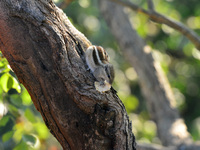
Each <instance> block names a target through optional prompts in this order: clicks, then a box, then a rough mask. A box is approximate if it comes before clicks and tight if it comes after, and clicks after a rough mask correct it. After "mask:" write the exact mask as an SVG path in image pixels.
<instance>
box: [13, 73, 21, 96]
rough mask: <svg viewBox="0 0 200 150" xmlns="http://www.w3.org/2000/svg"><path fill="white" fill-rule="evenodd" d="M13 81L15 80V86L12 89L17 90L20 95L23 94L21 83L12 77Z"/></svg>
mask: <svg viewBox="0 0 200 150" xmlns="http://www.w3.org/2000/svg"><path fill="white" fill-rule="evenodd" d="M12 79H13V86H12V88H13V89H15V90H16V91H17V92H18V93H21V87H20V85H19V82H18V81H17V79H15V78H14V77H12Z"/></svg>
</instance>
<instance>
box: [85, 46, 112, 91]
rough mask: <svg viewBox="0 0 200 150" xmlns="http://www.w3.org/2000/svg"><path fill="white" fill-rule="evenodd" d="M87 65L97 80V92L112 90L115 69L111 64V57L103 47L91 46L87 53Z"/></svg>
mask: <svg viewBox="0 0 200 150" xmlns="http://www.w3.org/2000/svg"><path fill="white" fill-rule="evenodd" d="M85 59H86V63H87V65H88V67H89V69H90V70H91V72H92V74H93V75H94V77H95V78H96V80H97V82H95V83H94V85H95V88H96V90H98V91H99V92H106V91H108V90H110V88H111V85H112V83H113V80H114V68H113V65H112V64H110V63H109V59H110V58H109V56H108V54H107V52H106V51H105V49H104V48H103V47H101V46H95V45H92V46H89V47H88V48H87V50H86V52H85Z"/></svg>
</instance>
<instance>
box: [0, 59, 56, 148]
mask: <svg viewBox="0 0 200 150" xmlns="http://www.w3.org/2000/svg"><path fill="white" fill-rule="evenodd" d="M49 141H53V142H49ZM51 147H55V148H56V147H57V149H59V148H60V146H59V144H58V143H57V141H56V140H55V139H54V138H53V137H52V136H51V134H50V133H49V130H48V129H47V127H46V126H45V125H44V122H43V120H42V118H41V115H40V114H39V112H37V111H36V109H35V107H34V106H33V103H32V101H31V98H30V96H29V94H28V92H27V91H26V90H25V88H24V87H23V86H22V85H21V84H19V82H18V81H17V78H16V76H15V74H14V73H13V72H12V70H11V68H10V67H9V65H8V62H7V61H6V59H5V58H4V57H3V56H2V55H1V57H0V149H1V150H10V149H13V150H22V149H23V150H30V149H41V150H42V149H44V150H45V149H46V148H49V149H51Z"/></svg>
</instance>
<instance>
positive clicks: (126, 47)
mask: <svg viewBox="0 0 200 150" xmlns="http://www.w3.org/2000/svg"><path fill="white" fill-rule="evenodd" d="M99 7H100V10H101V13H102V15H103V16H104V18H105V21H106V22H107V24H108V27H109V28H110V30H111V32H112V34H113V35H114V37H115V38H116V40H117V43H119V46H120V49H121V50H122V51H123V54H124V56H125V58H126V59H127V60H128V61H129V63H130V64H131V65H132V66H133V67H134V69H135V70H136V72H137V74H138V77H139V82H140V86H141V89H142V92H143V94H144V96H145V99H146V102H147V106H148V108H149V113H150V115H151V117H152V118H153V120H154V121H155V122H156V124H157V130H158V136H159V138H160V139H161V141H162V142H163V144H164V145H170V146H173V145H176V146H177V145H179V144H182V143H184V142H185V141H190V140H191V139H190V136H189V133H188V132H187V127H186V125H185V124H184V121H183V120H182V119H180V117H179V114H178V112H177V110H176V108H175V107H174V105H173V103H174V101H175V99H174V96H173V93H172V91H171V88H170V85H169V83H168V80H167V78H166V77H165V75H164V73H163V71H162V69H161V67H160V65H159V64H158V63H157V62H156V61H155V60H154V59H153V57H152V53H151V49H150V48H149V47H148V46H145V43H144V41H143V40H142V39H141V38H140V37H139V36H138V34H137V32H136V31H135V30H134V29H133V27H132V26H131V23H130V21H129V18H128V17H127V15H126V14H125V13H124V12H123V8H122V7H121V6H120V5H117V4H115V3H112V2H110V1H107V0H99ZM110 8H112V9H110ZM133 125H134V122H133ZM177 127H178V129H180V130H178V129H177Z"/></svg>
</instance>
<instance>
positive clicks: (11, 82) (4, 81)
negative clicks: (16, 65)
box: [0, 73, 21, 93]
mask: <svg viewBox="0 0 200 150" xmlns="http://www.w3.org/2000/svg"><path fill="white" fill-rule="evenodd" d="M0 85H1V87H2V88H3V90H4V91H5V92H6V93H7V92H8V91H9V90H10V89H11V88H13V89H15V90H16V91H17V92H18V93H21V87H20V85H19V82H18V81H17V80H16V79H15V78H14V77H13V76H11V75H10V74H9V73H4V74H3V75H2V76H1V78H0Z"/></svg>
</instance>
